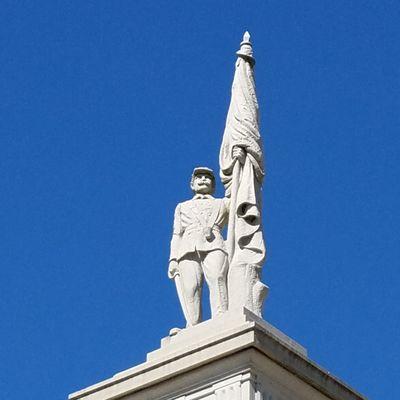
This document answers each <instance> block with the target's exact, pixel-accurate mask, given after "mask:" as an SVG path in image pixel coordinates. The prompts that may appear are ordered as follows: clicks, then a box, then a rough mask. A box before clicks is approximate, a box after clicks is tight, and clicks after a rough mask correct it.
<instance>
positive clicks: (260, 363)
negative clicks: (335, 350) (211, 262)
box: [70, 310, 364, 400]
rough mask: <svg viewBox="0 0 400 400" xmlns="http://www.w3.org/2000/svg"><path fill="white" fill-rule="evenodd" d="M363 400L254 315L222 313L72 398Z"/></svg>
mask: <svg viewBox="0 0 400 400" xmlns="http://www.w3.org/2000/svg"><path fill="white" fill-rule="evenodd" d="M78 399H80V400H89V399H90V400H111V399H114V400H116V399H123V400H150V399H160V400H161V399H163V400H167V399H168V400H172V399H174V400H177V399H179V400H194V399H207V400H211V399H212V400H228V399H229V400H246V399H248V400H306V399H307V400H327V399H331V400H362V399H364V398H363V397H362V396H361V395H359V394H357V393H356V392H355V391H353V390H352V389H350V388H349V387H348V386H347V385H345V384H344V383H342V382H340V381H339V380H338V379H336V378H334V377H333V376H332V375H331V374H330V373H328V372H326V371H324V370H323V369H322V368H321V367H319V366H317V365H316V364H315V363H313V362H312V361H311V360H309V359H308V358H307V355H306V351H305V349H304V348H303V347H302V346H300V345H299V344H297V343H296V342H295V341H293V340H292V339H290V338H288V337H287V336H286V335H284V334H283V333H281V332H280V331H279V330H277V329H276V328H274V327H272V326H271V325H270V324H268V323H266V322H265V321H262V320H261V319H259V318H258V317H257V316H255V315H254V314H252V313H250V312H249V311H247V310H243V312H242V313H240V314H235V315H231V313H226V314H225V315H224V316H222V317H218V318H215V319H213V320H210V321H206V322H204V323H201V324H199V325H197V326H194V327H190V328H188V329H185V330H183V331H181V332H179V333H178V334H177V335H176V336H174V337H168V338H166V339H164V340H163V341H162V346H161V348H160V349H158V350H156V351H154V352H151V353H149V354H148V356H147V361H146V362H145V363H143V364H141V365H138V366H137V367H134V368H130V369H128V370H126V371H123V372H120V373H118V374H116V375H114V376H113V377H112V378H110V379H107V380H105V381H103V382H100V383H98V384H96V385H94V386H91V387H89V388H86V389H83V390H81V391H79V392H76V393H73V394H71V395H70V400H78Z"/></svg>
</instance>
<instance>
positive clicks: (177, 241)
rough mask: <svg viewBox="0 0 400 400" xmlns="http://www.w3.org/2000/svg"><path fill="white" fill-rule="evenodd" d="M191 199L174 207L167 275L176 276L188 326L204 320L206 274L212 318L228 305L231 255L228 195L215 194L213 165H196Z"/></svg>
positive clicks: (237, 155) (239, 154) (241, 154)
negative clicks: (227, 227) (227, 243)
mask: <svg viewBox="0 0 400 400" xmlns="http://www.w3.org/2000/svg"><path fill="white" fill-rule="evenodd" d="M233 153H234V154H233V155H234V158H235V159H236V158H237V159H239V161H240V162H243V160H244V158H245V151H244V150H243V149H242V148H240V147H235V148H234V151H233ZM190 186H191V188H192V190H193V192H194V193H195V195H194V197H193V198H192V199H191V200H188V201H185V202H183V203H180V204H178V206H177V207H176V210H175V218H174V229H173V236H172V241H171V255H170V259H169V268H168V276H169V277H170V278H171V279H174V280H175V284H176V287H177V292H178V296H179V300H180V303H181V307H182V310H183V313H184V315H185V318H186V322H187V326H193V325H196V324H198V323H199V322H201V290H202V286H203V277H204V278H205V280H206V282H207V284H208V287H209V291H210V304H211V314H212V318H213V317H215V316H217V315H219V314H222V313H223V312H225V311H226V310H227V308H228V293H227V282H226V280H227V272H228V257H227V251H226V247H225V241H224V238H223V237H222V234H221V230H222V229H223V227H224V226H225V225H226V224H227V222H228V213H229V199H228V198H226V197H225V198H223V199H216V198H214V197H213V196H212V194H213V193H214V189H215V177H214V173H213V171H212V170H211V169H209V168H206V167H199V168H195V169H194V171H193V174H192V180H191V185H190Z"/></svg>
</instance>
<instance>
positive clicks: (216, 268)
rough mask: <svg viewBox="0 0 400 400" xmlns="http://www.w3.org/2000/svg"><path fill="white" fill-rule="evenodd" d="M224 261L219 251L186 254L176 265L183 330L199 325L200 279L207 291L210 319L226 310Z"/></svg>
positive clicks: (225, 267)
mask: <svg viewBox="0 0 400 400" xmlns="http://www.w3.org/2000/svg"><path fill="white" fill-rule="evenodd" d="M227 272H228V258H227V255H226V253H224V252H223V251H222V250H213V251H210V252H199V251H197V252H195V253H189V254H186V255H185V257H184V258H182V259H181V260H180V261H179V274H180V277H181V285H182V292H183V300H184V303H185V304H182V308H183V307H184V308H185V309H186V314H187V319H188V321H187V326H192V325H196V324H198V323H199V322H201V314H202V310H201V291H202V287H203V278H205V279H206V282H207V284H208V288H209V291H210V305H211V315H212V317H214V316H216V315H219V314H222V313H223V312H225V311H226V310H227V308H228V291H227V282H226V279H227Z"/></svg>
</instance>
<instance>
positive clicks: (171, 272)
mask: <svg viewBox="0 0 400 400" xmlns="http://www.w3.org/2000/svg"><path fill="white" fill-rule="evenodd" d="M176 275H179V268H178V261H176V260H171V261H170V262H169V266H168V278H169V279H174V278H175V276H176Z"/></svg>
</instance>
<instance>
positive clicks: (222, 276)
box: [201, 250, 228, 317]
mask: <svg viewBox="0 0 400 400" xmlns="http://www.w3.org/2000/svg"><path fill="white" fill-rule="evenodd" d="M201 260H202V267H203V271H204V275H205V278H206V281H207V284H208V287H209V289H210V305H211V316H212V317H215V316H216V315H219V314H222V313H223V312H225V311H226V310H227V309H228V290H227V282H226V279H227V272H228V258H227V255H226V254H225V253H224V252H223V251H222V250H214V251H210V252H209V253H202V257H201Z"/></svg>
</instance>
